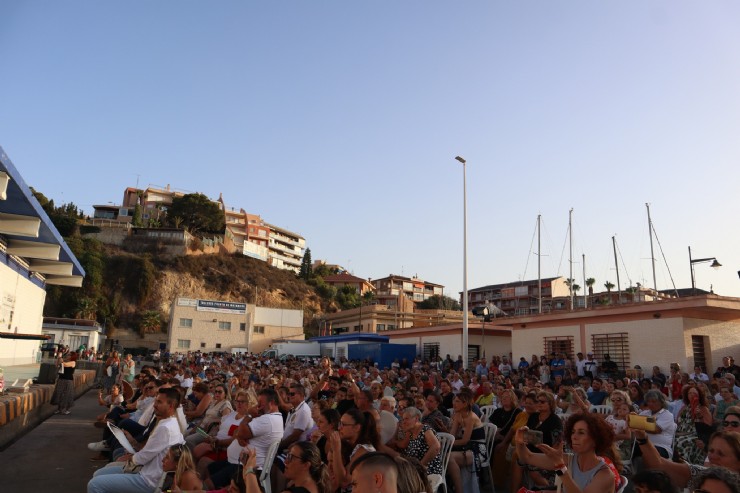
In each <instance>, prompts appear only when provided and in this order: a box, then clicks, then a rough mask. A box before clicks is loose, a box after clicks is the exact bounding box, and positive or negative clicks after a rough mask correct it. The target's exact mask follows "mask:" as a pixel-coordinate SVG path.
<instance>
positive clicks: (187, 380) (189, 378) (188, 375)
mask: <svg viewBox="0 0 740 493" xmlns="http://www.w3.org/2000/svg"><path fill="white" fill-rule="evenodd" d="M180 385H181V386H182V387H183V388H185V389H191V388H193V372H192V371H190V370H185V376H184V378H183V379H182V382H181V383H180Z"/></svg>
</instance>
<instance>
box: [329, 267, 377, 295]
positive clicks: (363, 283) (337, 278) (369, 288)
mask: <svg viewBox="0 0 740 493" xmlns="http://www.w3.org/2000/svg"><path fill="white" fill-rule="evenodd" d="M324 282H325V283H326V284H329V285H330V286H334V287H335V288H337V289H342V288H343V287H344V286H352V287H353V288H355V291H357V294H359V295H360V296H362V295H364V294H365V293H372V292H373V291H375V286H373V283H371V282H370V280H369V279H363V278H361V277H357V276H353V275H352V274H350V273H349V272H342V273H340V274H333V275H331V276H326V277H325V278H324Z"/></svg>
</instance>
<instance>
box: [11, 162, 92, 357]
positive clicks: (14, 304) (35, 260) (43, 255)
mask: <svg viewBox="0 0 740 493" xmlns="http://www.w3.org/2000/svg"><path fill="white" fill-rule="evenodd" d="M84 276H85V271H84V270H83V269H82V266H81V265H80V263H79V262H78V261H77V258H75V256H74V254H73V253H72V251H71V250H70V249H69V247H68V246H67V244H66V243H65V242H64V240H63V239H62V237H61V235H60V234H59V232H58V231H57V229H56V227H55V226H54V224H53V223H52V222H51V220H50V219H49V216H47V215H46V212H44V210H43V209H42V208H41V205H40V204H39V203H38V201H37V200H36V198H35V197H34V196H33V194H32V193H31V190H30V189H29V187H28V185H26V182H25V181H24V180H23V177H22V176H21V174H20V173H19V172H18V170H17V169H16V168H15V166H14V165H13V163H12V162H11V161H10V158H8V156H7V155H6V154H5V151H3V149H2V148H1V147H0V339H1V340H2V342H0V366H2V365H21V364H28V363H33V362H35V361H36V355H37V353H38V350H39V341H42V340H47V339H48V336H46V335H44V334H42V330H41V325H42V320H43V309H44V300H45V299H46V287H47V286H49V285H58V286H73V287H80V286H82V280H83V277H84Z"/></svg>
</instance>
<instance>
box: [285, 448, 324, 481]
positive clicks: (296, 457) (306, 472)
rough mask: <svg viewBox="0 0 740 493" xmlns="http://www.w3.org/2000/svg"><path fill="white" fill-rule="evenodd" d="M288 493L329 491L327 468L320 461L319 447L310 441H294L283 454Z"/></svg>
mask: <svg viewBox="0 0 740 493" xmlns="http://www.w3.org/2000/svg"><path fill="white" fill-rule="evenodd" d="M285 479H286V480H287V481H288V486H287V487H286V488H285V489H284V490H283V491H284V492H288V493H325V492H329V491H331V480H330V478H329V469H328V467H327V466H326V464H324V463H323V462H322V461H321V454H320V453H319V449H318V448H317V447H316V445H314V444H313V443H311V442H296V443H294V444H293V445H291V446H290V448H289V449H288V453H287V454H286V456H285Z"/></svg>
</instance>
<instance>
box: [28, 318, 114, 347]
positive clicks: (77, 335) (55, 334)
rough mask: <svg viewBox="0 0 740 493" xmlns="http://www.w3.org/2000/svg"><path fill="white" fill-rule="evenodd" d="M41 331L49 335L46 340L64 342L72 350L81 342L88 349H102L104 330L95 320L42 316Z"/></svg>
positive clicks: (57, 342)
mask: <svg viewBox="0 0 740 493" xmlns="http://www.w3.org/2000/svg"><path fill="white" fill-rule="evenodd" d="M41 331H42V333H43V334H45V335H48V336H49V339H48V342H53V343H55V344H64V345H66V346H69V347H70V349H72V350H73V351H76V350H77V349H78V348H79V347H80V346H81V345H83V344H84V345H85V347H86V348H88V349H95V350H102V349H103V348H102V343H103V340H104V338H105V332H104V331H103V327H102V326H101V325H100V324H99V323H98V322H96V321H95V320H81V319H74V318H54V317H44V323H43V325H42V326H41Z"/></svg>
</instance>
